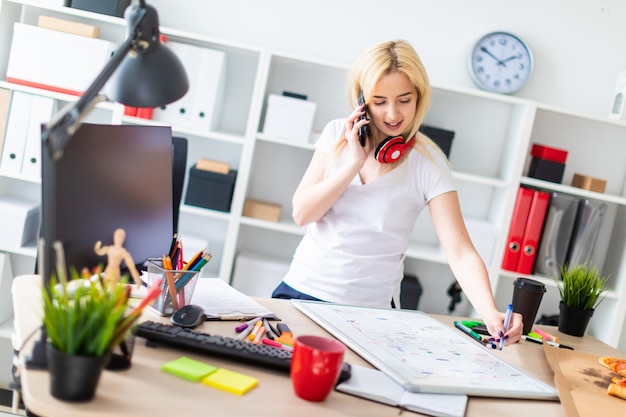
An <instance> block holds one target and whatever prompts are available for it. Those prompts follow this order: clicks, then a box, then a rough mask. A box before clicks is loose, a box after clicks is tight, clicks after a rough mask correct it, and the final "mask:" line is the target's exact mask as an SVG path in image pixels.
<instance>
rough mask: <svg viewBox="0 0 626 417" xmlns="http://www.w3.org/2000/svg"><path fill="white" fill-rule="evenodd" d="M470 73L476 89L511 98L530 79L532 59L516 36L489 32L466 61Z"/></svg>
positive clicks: (524, 45) (526, 48)
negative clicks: (510, 95) (509, 95)
mask: <svg viewBox="0 0 626 417" xmlns="http://www.w3.org/2000/svg"><path fill="white" fill-rule="evenodd" d="M469 71H470V74H471V76H472V80H473V81H474V83H475V84H476V85H477V86H478V87H479V88H481V89H483V90H487V91H493V92H495V93H502V94H510V93H514V92H515V91H517V90H519V89H520V88H521V87H522V86H523V85H524V84H526V82H527V81H528V80H529V79H530V76H531V75H532V72H533V56H532V54H531V52H530V49H529V48H528V46H527V45H526V44H525V43H524V42H523V41H522V40H521V39H520V38H518V37H517V36H515V35H512V34H510V33H508V32H492V33H488V34H486V35H485V36H483V37H482V38H480V39H479V40H478V42H476V44H475V45H474V47H473V49H472V51H471V53H470V57H469Z"/></svg>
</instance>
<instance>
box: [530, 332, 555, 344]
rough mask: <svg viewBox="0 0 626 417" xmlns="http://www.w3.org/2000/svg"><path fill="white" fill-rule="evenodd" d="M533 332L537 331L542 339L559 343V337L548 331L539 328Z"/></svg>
mask: <svg viewBox="0 0 626 417" xmlns="http://www.w3.org/2000/svg"><path fill="white" fill-rule="evenodd" d="M535 333H537V334H538V335H539V336H541V338H542V339H543V340H551V341H553V342H555V343H559V338H558V337H556V336H552V335H551V334H550V333H548V332H544V331H543V330H541V329H535Z"/></svg>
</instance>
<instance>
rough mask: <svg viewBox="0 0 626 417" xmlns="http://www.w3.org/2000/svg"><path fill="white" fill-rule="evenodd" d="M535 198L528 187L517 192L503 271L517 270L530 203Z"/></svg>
mask: <svg viewBox="0 0 626 417" xmlns="http://www.w3.org/2000/svg"><path fill="white" fill-rule="evenodd" d="M532 198H533V190H531V189H530V188H526V187H520V188H519V190H518V191H517V199H516V200H515V207H514V209H513V215H512V216H511V226H510V228H509V234H508V237H507V240H506V250H505V252H504V257H503V259H502V269H506V270H509V271H515V270H517V263H518V261H519V255H520V249H521V247H522V239H523V237H524V230H525V229H526V221H527V220H528V213H529V212H530V203H531V202H532Z"/></svg>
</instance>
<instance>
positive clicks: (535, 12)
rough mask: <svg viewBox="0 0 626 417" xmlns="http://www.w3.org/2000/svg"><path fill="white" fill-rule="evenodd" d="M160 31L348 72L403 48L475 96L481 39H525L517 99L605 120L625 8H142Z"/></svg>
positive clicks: (535, 2) (463, 2) (527, 3)
mask: <svg viewBox="0 0 626 417" xmlns="http://www.w3.org/2000/svg"><path fill="white" fill-rule="evenodd" d="M148 3H149V4H151V5H153V6H154V7H156V9H157V10H158V12H159V17H160V21H161V25H163V26H167V27H172V28H177V29H181V30H186V31H190V32H195V33H201V34H204V35H208V36H215V37H218V38H223V39H229V40H233V41H238V42H242V43H244V44H247V45H254V46H262V47H266V48H270V49H275V50H278V51H281V52H288V53H292V54H297V55H301V56H305V57H311V58H316V59H322V60H326V61H330V62H335V63H338V64H345V65H351V64H352V63H353V62H354V60H355V59H356V58H357V56H358V55H359V54H360V53H361V52H362V51H363V50H364V49H366V48H367V47H369V46H370V45H372V44H374V43H376V42H379V41H382V40H389V39H395V38H405V39H407V40H409V41H410V42H411V43H412V44H413V46H414V47H415V48H416V50H417V51H418V53H419V54H420V55H421V57H422V60H423V61H424V64H425V65H426V68H427V69H428V71H429V75H430V78H431V81H432V82H433V83H436V84H439V85H451V86H463V87H471V88H473V87H474V85H473V83H472V81H471V79H470V76H469V73H468V70H467V56H468V53H469V50H470V49H471V47H472V46H473V44H474V43H475V42H476V41H477V40H478V38H480V37H481V36H482V35H483V34H485V33H488V32H491V31H495V30H505V31H509V32H512V33H514V34H515V35H517V36H518V37H520V38H522V39H523V40H524V41H525V42H526V43H527V44H528V45H529V46H530V48H531V50H532V53H533V55H534V58H535V72H534V75H533V77H532V79H531V80H530V81H529V83H528V84H527V85H526V86H525V87H524V88H523V89H522V90H520V91H518V92H517V93H516V94H515V95H516V96H519V97H524V98H530V99H533V100H536V101H539V102H543V103H548V104H553V105H557V106H561V107H564V108H568V109H573V110H578V111H583V112H587V113H592V114H596V115H601V116H604V115H606V114H608V111H609V109H610V105H611V99H612V95H613V91H614V89H615V83H616V81H617V76H618V74H619V73H620V72H621V71H624V70H626V1H624V0H517V1H512V0H386V1H385V0H317V1H310V2H309V1H302V0H265V1H259V0H221V1H215V0H176V1H175V0H148Z"/></svg>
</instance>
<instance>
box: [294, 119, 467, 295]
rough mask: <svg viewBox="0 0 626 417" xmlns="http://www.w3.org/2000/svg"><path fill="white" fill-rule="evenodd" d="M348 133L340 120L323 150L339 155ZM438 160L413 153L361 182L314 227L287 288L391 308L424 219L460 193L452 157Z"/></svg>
mask: <svg viewBox="0 0 626 417" xmlns="http://www.w3.org/2000/svg"><path fill="white" fill-rule="evenodd" d="M344 129H345V120H341V119H339V120H333V121H332V122H330V123H329V124H328V125H327V126H326V127H325V129H324V131H323V132H322V135H321V136H320V138H319V140H318V142H317V145H316V147H317V148H318V149H319V150H321V151H323V152H325V153H327V154H328V155H331V154H332V152H333V149H334V147H335V144H336V143H337V141H338V140H339V139H341V138H343V137H344ZM430 154H431V155H430V158H429V156H426V155H423V154H422V153H421V152H418V151H416V150H415V149H412V150H411V152H410V153H409V155H408V157H407V158H406V159H405V160H404V161H403V162H402V163H401V164H400V165H399V166H397V167H396V168H395V169H393V170H392V171H390V172H388V173H386V174H384V175H383V176H382V177H380V178H378V179H376V180H374V181H372V182H369V183H367V184H363V183H362V182H361V179H360V177H359V175H358V174H357V175H356V176H355V177H354V178H353V179H352V182H351V183H350V185H348V188H347V189H346V190H345V191H344V193H343V194H342V195H341V196H340V197H339V199H338V200H337V202H336V203H335V204H334V205H333V206H332V207H331V208H330V210H328V212H327V213H326V214H325V215H324V216H323V217H322V218H321V219H319V220H318V221H316V222H314V223H311V224H309V226H308V227H307V231H306V234H305V236H304V237H303V238H302V241H301V242H300V244H299V245H298V248H297V249H296V251H295V254H294V256H293V260H292V262H291V266H290V268H289V271H288V272H287V275H286V276H285V278H284V282H285V283H286V284H287V285H289V286H291V287H292V288H294V289H296V290H298V291H300V292H303V293H305V294H308V295H311V296H313V297H316V298H319V299H321V300H325V301H330V302H335V303H342V304H352V305H361V306H369V307H389V306H390V303H391V299H392V297H393V296H394V295H397V294H399V287H400V283H401V281H402V277H403V272H404V264H403V261H404V256H405V252H406V249H407V246H408V241H409V237H410V235H411V231H412V228H413V224H414V223H415V220H416V218H417V216H418V214H419V213H420V212H421V211H422V209H423V208H424V207H426V205H427V204H428V201H430V200H431V199H432V198H433V197H436V196H438V195H440V194H443V193H446V192H449V191H453V190H455V189H456V188H455V185H454V182H453V179H452V175H451V172H450V167H449V165H448V163H447V161H446V159H445V155H443V153H441V152H439V151H436V150H431V152H430ZM337 163H338V164H340V163H341V157H340V158H339V160H338V162H337ZM328 175H333V172H332V170H331V171H330V172H329V173H328ZM396 301H397V300H396Z"/></svg>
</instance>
